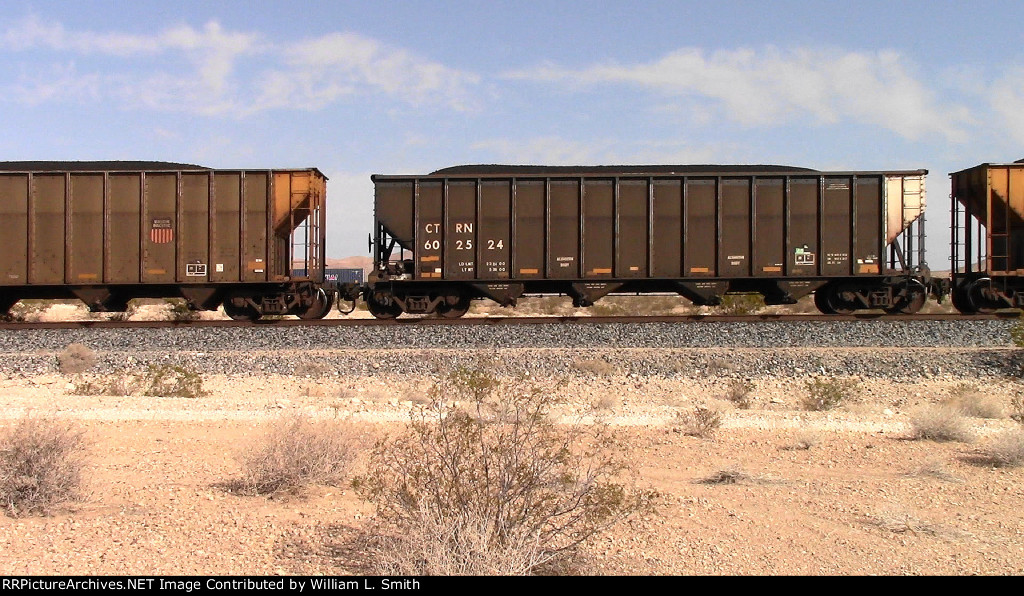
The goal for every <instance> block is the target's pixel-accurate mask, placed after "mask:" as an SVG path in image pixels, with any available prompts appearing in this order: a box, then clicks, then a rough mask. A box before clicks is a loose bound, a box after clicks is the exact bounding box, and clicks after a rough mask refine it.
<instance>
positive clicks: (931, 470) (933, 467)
mask: <svg viewBox="0 0 1024 596" xmlns="http://www.w3.org/2000/svg"><path fill="white" fill-rule="evenodd" d="M906 475H907V476H911V477H919V476H924V477H927V478H935V479H937V480H942V481H944V482H956V483H962V482H963V479H962V478H959V477H957V476H955V475H954V474H951V473H950V472H949V471H948V470H946V466H945V465H944V464H943V463H942V462H941V461H939V460H936V459H929V460H926V461H925V462H924V463H922V464H921V465H919V466H917V467H915V468H914V469H912V470H909V471H907V473H906Z"/></svg>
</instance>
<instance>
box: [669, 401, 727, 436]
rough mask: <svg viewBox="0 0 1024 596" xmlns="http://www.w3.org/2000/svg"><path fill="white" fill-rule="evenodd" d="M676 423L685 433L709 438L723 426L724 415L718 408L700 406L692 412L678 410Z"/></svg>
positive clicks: (678, 428)
mask: <svg viewBox="0 0 1024 596" xmlns="http://www.w3.org/2000/svg"><path fill="white" fill-rule="evenodd" d="M674 423H675V427H676V429H677V430H678V431H679V432H682V433H683V434H687V435H690V436H693V437H701V438H708V437H710V436H711V435H713V434H715V431H717V430H718V428H719V427H721V426H722V415H721V413H719V412H718V411H717V410H713V409H711V408H702V407H699V406H698V407H697V408H696V409H695V410H693V411H692V412H676V417H675V420H674Z"/></svg>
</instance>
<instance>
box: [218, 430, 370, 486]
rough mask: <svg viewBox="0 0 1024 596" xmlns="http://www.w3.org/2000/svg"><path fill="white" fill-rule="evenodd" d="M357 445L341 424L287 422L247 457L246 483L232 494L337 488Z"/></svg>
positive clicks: (240, 482) (238, 483)
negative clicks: (316, 485)
mask: <svg viewBox="0 0 1024 596" xmlns="http://www.w3.org/2000/svg"><path fill="white" fill-rule="evenodd" d="M356 452H357V441H356V438H355V434H354V433H353V432H352V430H351V428H350V427H349V426H348V425H346V424H345V423H344V422H341V421H337V420H327V421H314V420H312V419H310V418H309V417H308V416H305V415H290V416H284V417H282V418H280V419H278V420H276V421H274V423H273V424H272V425H271V426H270V428H269V429H268V430H267V432H266V435H265V436H264V438H263V439H262V441H260V442H259V443H258V444H256V445H255V446H254V447H252V448H251V449H250V450H249V451H247V452H246V453H245V454H244V455H243V456H242V458H241V459H242V473H243V477H242V478H241V479H240V480H238V481H236V482H234V483H232V484H231V486H230V488H232V489H233V490H235V491H237V492H241V493H243V494H250V495H267V494H278V493H288V492H290V493H294V492H298V491H300V490H301V489H303V488H305V487H306V486H309V485H313V484H318V485H325V486H338V485H340V483H341V482H342V481H343V480H344V479H345V478H346V477H347V476H348V473H349V471H350V470H351V467H352V462H353V461H354V460H355V455H356Z"/></svg>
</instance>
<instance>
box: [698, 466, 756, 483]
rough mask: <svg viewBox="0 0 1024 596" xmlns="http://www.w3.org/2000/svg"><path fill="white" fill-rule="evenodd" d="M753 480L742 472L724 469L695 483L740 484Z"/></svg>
mask: <svg viewBox="0 0 1024 596" xmlns="http://www.w3.org/2000/svg"><path fill="white" fill-rule="evenodd" d="M753 479H754V478H753V477H752V476H751V475H750V474H747V473H746V472H744V471H743V470H741V469H739V468H737V467H732V468H725V469H722V470H719V471H717V472H715V473H714V474H712V475H710V476H708V477H707V478H701V479H700V480H698V481H697V483H698V484H740V483H742V482H750V481H751V480H753Z"/></svg>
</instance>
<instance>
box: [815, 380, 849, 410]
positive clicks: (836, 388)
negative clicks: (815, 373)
mask: <svg viewBox="0 0 1024 596" xmlns="http://www.w3.org/2000/svg"><path fill="white" fill-rule="evenodd" d="M804 386H805V387H806V390H807V395H805V396H804V398H803V400H802V402H801V403H802V405H803V407H804V409H805V410H810V411H812V412H821V411H824V410H831V409H833V408H837V407H839V406H840V405H842V404H843V403H844V402H846V401H849V400H850V399H852V398H853V397H855V396H856V394H857V392H858V391H859V386H858V385H857V381H855V380H853V379H846V380H842V379H833V378H827V377H815V378H813V379H811V380H809V381H807V382H806V383H805V384H804Z"/></svg>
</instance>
